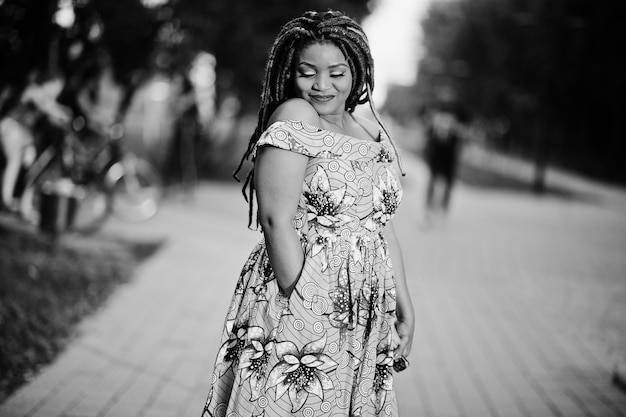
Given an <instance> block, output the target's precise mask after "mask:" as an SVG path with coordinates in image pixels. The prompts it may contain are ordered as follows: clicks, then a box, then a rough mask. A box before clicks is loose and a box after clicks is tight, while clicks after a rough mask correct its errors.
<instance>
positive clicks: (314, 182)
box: [303, 167, 354, 228]
mask: <svg viewBox="0 0 626 417" xmlns="http://www.w3.org/2000/svg"><path fill="white" fill-rule="evenodd" d="M303 194H304V197H305V198H306V201H307V209H308V220H313V221H316V222H317V223H319V224H320V225H322V226H324V227H330V228H337V227H340V226H343V225H344V224H346V223H347V222H349V221H350V220H351V219H352V218H351V217H350V216H348V215H346V214H345V213H346V211H347V210H348V209H349V208H350V207H351V206H352V204H354V197H352V196H350V195H348V194H346V187H345V186H343V187H340V188H336V189H334V190H332V189H331V188H330V181H329V180H328V175H327V174H326V171H325V170H324V169H322V168H321V167H317V172H316V173H315V175H314V176H313V178H312V179H311V181H310V183H309V184H307V185H305V191H304V193H303Z"/></svg>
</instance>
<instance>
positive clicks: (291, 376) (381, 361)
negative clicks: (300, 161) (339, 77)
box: [203, 121, 402, 417]
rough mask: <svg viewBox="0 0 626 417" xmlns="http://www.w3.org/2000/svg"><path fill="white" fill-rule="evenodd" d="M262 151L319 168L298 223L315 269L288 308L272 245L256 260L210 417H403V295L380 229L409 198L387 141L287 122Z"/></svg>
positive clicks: (311, 176) (245, 274)
mask: <svg viewBox="0 0 626 417" xmlns="http://www.w3.org/2000/svg"><path fill="white" fill-rule="evenodd" d="M257 146H258V147H260V146H275V147H277V148H280V149H286V150H289V151H292V152H297V153H300V154H304V155H306V156H308V157H309V162H308V165H307V168H306V173H305V180H304V184H303V188H302V194H301V196H300V201H299V204H298V209H297V212H296V215H295V217H294V219H293V224H294V227H295V229H296V230H297V232H298V234H299V236H300V238H301V242H302V245H303V250H304V253H305V261H304V266H303V268H302V272H301V275H300V278H299V280H298V282H297V283H296V287H295V290H294V291H293V292H292V294H291V295H290V297H289V298H286V297H285V296H284V295H282V293H281V292H280V291H279V287H278V284H277V282H276V279H275V277H274V273H273V271H272V268H271V266H270V264H269V259H268V255H267V250H266V246H265V243H264V242H263V241H261V242H260V243H259V244H258V245H257V246H256V248H255V249H254V250H253V251H252V253H251V255H250V257H249V258H248V261H247V262H246V264H245V266H244V268H243V270H242V272H241V275H240V277H239V280H238V282H237V286H236V289H235V294H234V297H233V299H232V303H231V305H230V309H229V311H228V313H227V317H226V324H225V326H224V332H223V337H222V344H221V348H220V350H219V352H218V355H217V360H216V364H215V368H214V371H213V378H212V384H211V390H210V392H209V395H208V399H207V402H206V405H205V408H204V412H203V417H208V416H211V417H218V416H219V417H222V416H228V417H257V416H263V417H277V416H291V415H296V416H303V417H314V416H324V417H330V416H337V417H338V416H345V417H348V416H349V417H357V416H363V417H365V416H367V417H369V416H397V414H398V413H397V406H396V399H395V395H394V392H393V389H392V381H393V377H392V365H393V353H394V350H395V349H396V348H397V346H398V344H399V336H398V334H397V332H396V329H395V323H396V292H395V284H394V277H393V270H392V265H391V258H390V255H389V252H388V246H387V242H386V240H385V238H384V236H383V234H382V229H383V227H384V226H385V224H386V223H387V221H389V219H390V218H391V217H392V216H393V215H394V213H395V211H396V209H397V207H398V204H399V203H400V200H401V198H402V190H401V188H400V184H399V180H398V177H397V175H396V173H395V170H394V168H393V166H392V164H391V163H392V159H393V158H392V153H391V152H390V143H389V139H388V138H387V137H386V136H385V135H384V133H383V132H381V134H380V137H379V141H378V142H374V141H366V140H362V139H357V138H353V137H350V136H346V135H342V134H339V133H335V132H330V131H328V130H324V129H320V128H318V127H314V126H311V125H308V124H305V123H301V122H296V121H280V122H276V123H274V124H272V125H271V126H270V127H269V128H268V129H267V130H266V131H265V132H264V134H263V135H262V136H261V138H260V139H259V141H258V145H257ZM257 149H258V148H257Z"/></svg>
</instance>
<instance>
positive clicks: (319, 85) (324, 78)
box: [313, 74, 330, 91]
mask: <svg viewBox="0 0 626 417" xmlns="http://www.w3.org/2000/svg"><path fill="white" fill-rule="evenodd" d="M329 87H330V77H329V76H328V75H325V74H320V75H318V76H317V78H316V79H315V83H314V84H313V88H314V89H315V90H317V91H324V90H327V89H328V88H329Z"/></svg>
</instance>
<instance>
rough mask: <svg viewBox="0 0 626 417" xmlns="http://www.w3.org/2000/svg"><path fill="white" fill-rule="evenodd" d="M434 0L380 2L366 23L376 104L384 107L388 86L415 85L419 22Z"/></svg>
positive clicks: (391, 0)
mask: <svg viewBox="0 0 626 417" xmlns="http://www.w3.org/2000/svg"><path fill="white" fill-rule="evenodd" d="M430 2H431V0H378V6H377V7H376V8H375V9H374V12H373V13H372V14H371V15H370V16H368V17H367V18H366V19H365V20H364V21H363V29H364V30H365V32H366V34H367V36H368V38H369V42H370V48H371V49H372V55H373V57H374V82H375V83H376V85H375V88H374V101H375V102H376V105H377V106H381V105H382V104H383V102H384V100H385V97H386V95H387V86H388V85H389V84H399V85H411V84H413V83H414V82H415V75H416V72H417V63H418V61H419V58H420V56H421V53H422V52H421V28H420V22H421V19H422V17H423V16H424V14H425V12H426V10H427V7H428V5H429V4H430Z"/></svg>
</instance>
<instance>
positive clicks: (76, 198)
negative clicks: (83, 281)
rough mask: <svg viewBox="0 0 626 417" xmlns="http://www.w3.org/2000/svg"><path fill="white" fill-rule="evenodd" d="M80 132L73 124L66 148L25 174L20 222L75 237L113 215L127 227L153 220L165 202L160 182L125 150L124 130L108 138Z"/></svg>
mask: <svg viewBox="0 0 626 417" xmlns="http://www.w3.org/2000/svg"><path fill="white" fill-rule="evenodd" d="M79 127H80V129H77V128H76V121H74V123H72V127H70V128H68V129H67V131H66V134H65V135H64V138H63V141H62V143H60V144H50V145H49V146H48V147H47V148H46V149H45V150H44V151H43V152H42V153H41V154H40V155H39V156H38V158H37V159H36V160H35V162H34V163H33V164H32V165H31V166H30V167H29V169H28V170H27V172H26V174H25V177H24V189H23V192H22V195H21V198H20V213H21V215H22V217H23V218H24V219H25V220H26V221H27V222H29V223H32V224H34V225H38V226H39V227H40V228H42V229H50V228H52V229H53V231H59V230H56V229H62V230H67V231H77V232H93V231H96V230H97V229H98V228H100V226H102V224H103V223H104V222H105V221H106V220H107V218H108V217H109V216H110V215H111V214H113V215H114V216H115V217H117V218H118V219H120V220H122V221H125V222H142V221H146V220H148V219H150V218H152V217H153V216H154V215H155V214H156V213H157V212H158V210H159V206H160V204H161V200H162V196H163V185H162V182H161V178H160V175H159V174H158V172H157V171H156V169H155V168H154V167H153V166H152V165H151V164H150V163H149V162H148V161H146V160H144V159H142V158H140V157H138V156H137V155H135V154H134V153H132V152H129V151H127V150H126V149H124V147H123V140H122V139H123V137H124V129H123V127H122V125H120V124H115V125H113V126H111V127H110V128H109V129H108V130H107V131H106V132H100V131H98V130H96V129H94V128H90V127H85V126H82V125H81V126H79ZM61 202H62V203H63V204H62V206H63V208H64V209H63V210H62V211H63V213H60V212H59V205H60V204H61ZM59 216H63V218H62V219H59V218H58V217H59ZM59 223H60V225H58V224H59ZM51 224H52V226H51ZM55 224H56V226H55Z"/></svg>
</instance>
